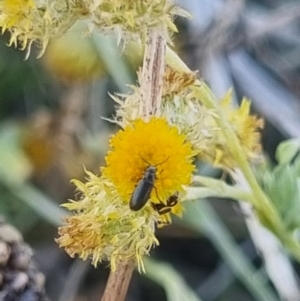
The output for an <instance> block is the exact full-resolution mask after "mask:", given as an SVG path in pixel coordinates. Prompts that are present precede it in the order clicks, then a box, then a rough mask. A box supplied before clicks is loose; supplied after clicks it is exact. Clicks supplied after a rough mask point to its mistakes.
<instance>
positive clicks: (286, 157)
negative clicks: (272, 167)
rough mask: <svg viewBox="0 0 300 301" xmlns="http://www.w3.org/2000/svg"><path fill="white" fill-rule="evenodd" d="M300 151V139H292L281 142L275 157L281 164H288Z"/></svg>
mask: <svg viewBox="0 0 300 301" xmlns="http://www.w3.org/2000/svg"><path fill="white" fill-rule="evenodd" d="M299 151H300V140H299V139H290V140H287V141H284V142H282V143H280V144H279V146H278V147H277V149H276V155H275V157H276V160H277V161H278V163H279V164H287V163H289V162H291V161H292V159H293V158H294V157H295V156H296V154H297V152H299Z"/></svg>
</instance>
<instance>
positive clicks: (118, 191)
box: [57, 118, 194, 270]
mask: <svg viewBox="0 0 300 301" xmlns="http://www.w3.org/2000/svg"><path fill="white" fill-rule="evenodd" d="M110 144H111V147H112V150H111V151H110V152H109V153H108V155H107V157H106V162H107V167H105V168H103V174H102V176H101V177H98V176H96V175H94V174H92V173H90V172H87V174H88V176H89V178H88V181H87V182H86V183H82V182H80V181H78V180H73V183H74V184H75V185H76V186H77V189H78V190H79V191H80V192H81V198H80V200H79V201H72V202H70V203H67V204H64V205H63V206H64V207H66V208H68V209H69V210H71V211H73V215H72V216H70V217H68V218H66V219H65V222H66V224H65V225H64V226H62V227H60V228H59V235H60V237H59V238H58V239H57V242H58V243H59V245H60V246H61V247H64V248H65V249H66V251H67V252H68V254H69V255H70V256H72V257H74V256H75V255H79V257H80V258H83V259H87V258H92V263H93V264H94V265H95V266H96V265H97V264H98V263H99V262H102V261H103V260H106V261H109V262H110V264H111V268H112V270H115V269H116V267H117V265H118V263H120V262H121V261H123V260H127V259H133V260H135V261H136V263H137V265H138V267H139V269H140V270H144V268H143V257H144V256H145V255H148V254H149V251H150V250H151V249H152V248H153V247H154V246H156V245H158V244H159V242H158V240H157V238H156V237H155V228H156V226H157V225H158V226H160V225H161V223H162V224H164V223H167V222H169V221H170V215H169V212H168V210H166V211H164V212H162V211H160V212H159V208H161V206H163V207H164V205H163V204H161V203H165V204H166V205H169V207H168V208H167V209H172V212H173V213H175V214H180V212H181V211H180V210H181V206H180V204H177V205H175V204H176V201H177V196H178V194H179V197H180V192H182V190H183V188H182V185H188V184H189V183H190V181H191V177H192V172H193V170H194V166H193V165H192V162H191V161H192V156H193V152H192V148H191V144H190V143H188V142H186V141H185V135H183V134H180V133H179V132H178V129H177V128H176V127H174V126H170V125H169V124H168V123H167V122H166V121H165V120H164V119H162V118H152V119H151V120H150V121H149V122H145V121H143V120H141V119H139V120H136V121H134V122H133V123H132V124H131V125H128V126H127V127H126V128H125V129H124V130H121V131H119V132H118V133H117V134H116V135H115V136H113V137H112V139H111V141H110ZM150 165H151V166H156V177H155V180H154V186H155V188H153V190H152V194H151V195H150V200H147V204H146V205H145V206H144V207H143V208H141V210H138V211H133V210H131V208H130V206H129V202H130V198H131V195H132V193H133V191H134V190H135V187H136V185H137V183H138V182H139V181H140V180H141V178H142V177H143V176H144V173H145V171H146V170H147V168H148V167H149V166H150ZM174 201H175V202H174ZM170 202H173V204H172V205H171V203H170ZM151 203H152V204H151ZM173 205H175V206H173ZM164 208H166V207H164Z"/></svg>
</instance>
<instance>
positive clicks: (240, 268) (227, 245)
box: [184, 200, 279, 301]
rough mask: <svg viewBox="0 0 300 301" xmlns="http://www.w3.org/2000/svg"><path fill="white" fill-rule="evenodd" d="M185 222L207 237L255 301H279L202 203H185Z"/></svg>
mask: <svg viewBox="0 0 300 301" xmlns="http://www.w3.org/2000/svg"><path fill="white" fill-rule="evenodd" d="M185 209H186V210H185V214H184V222H185V223H186V224H188V225H189V226H191V227H192V228H193V229H195V230H196V231H198V232H199V234H200V233H203V232H204V234H205V235H206V237H207V238H208V239H209V240H210V241H211V242H212V243H213V244H214V246H215V247H216V249H217V250H218V251H219V253H220V255H221V256H222V257H223V258H224V260H226V262H227V263H228V265H229V266H230V267H231V269H232V271H233V272H234V274H235V275H236V277H237V278H238V279H239V280H240V281H241V282H242V283H243V284H244V285H245V286H246V287H247V288H248V290H249V292H250V293H251V294H252V295H253V296H254V297H255V298H256V299H255V300H257V301H270V300H272V301H278V300H279V299H278V297H277V296H276V294H275V293H274V291H273V290H272V289H271V288H270V287H269V286H268V285H267V282H268V281H267V278H266V277H264V275H262V274H261V273H258V271H257V270H256V269H255V268H254V267H253V266H252V264H251V263H250V262H249V260H248V259H247V258H246V257H245V255H244V254H243V253H242V252H241V251H240V250H239V248H238V246H237V245H236V243H235V241H234V239H233V238H232V236H231V234H230V233H229V231H228V230H227V229H226V226H225V225H224V224H223V223H222V221H221V220H220V219H219V217H218V216H217V215H216V214H215V212H214V210H213V208H212V207H211V206H210V205H209V203H208V202H206V201H205V200H201V201H198V202H197V203H189V202H187V206H186V207H185Z"/></svg>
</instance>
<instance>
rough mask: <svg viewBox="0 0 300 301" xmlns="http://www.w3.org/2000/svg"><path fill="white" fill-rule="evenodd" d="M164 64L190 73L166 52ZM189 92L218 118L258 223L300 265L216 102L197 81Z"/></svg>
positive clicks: (294, 245) (299, 251)
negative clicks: (280, 243)
mask: <svg viewBox="0 0 300 301" xmlns="http://www.w3.org/2000/svg"><path fill="white" fill-rule="evenodd" d="M166 62H167V64H168V65H170V66H172V67H173V68H174V69H176V70H177V71H180V72H190V69H189V68H188V67H187V66H186V65H185V64H184V63H183V62H182V61H181V59H180V58H179V57H178V55H177V54H176V53H174V52H173V51H172V50H171V49H169V48H168V49H167V53H166ZM192 89H193V92H194V95H195V96H196V98H197V99H199V101H201V102H202V103H203V104H204V105H205V106H206V107H207V108H211V109H213V110H215V111H216V113H217V115H218V119H216V122H218V123H219V126H220V128H221V129H222V131H223V134H224V137H225V138H226V140H227V141H228V143H227V146H228V147H229V150H230V152H231V154H232V156H233V158H235V161H236V163H237V166H238V168H239V169H240V170H241V171H242V174H243V176H244V177H245V179H246V181H247V183H248V185H249V188H250V191H251V192H250V193H252V195H253V198H252V203H253V206H254V207H255V209H256V211H257V214H259V215H260V219H261V221H262V220H263V221H264V224H265V225H266V226H267V227H268V228H269V229H270V230H272V231H273V232H274V233H275V234H276V235H277V236H278V237H279V238H280V240H281V242H282V243H283V244H284V245H285V246H286V248H287V249H288V250H289V251H290V252H291V253H292V254H293V255H294V257H295V258H296V259H297V260H298V261H299V262H300V244H299V243H298V242H297V241H296V240H295V238H294V237H293V236H292V234H291V233H289V232H288V231H287V230H286V229H285V227H284V225H283V223H282V221H281V219H280V217H279V214H278V212H277V210H276V208H275V207H274V205H273V204H272V202H271V201H270V200H269V199H268V197H267V196H266V195H265V193H264V192H263V190H262V189H261V187H260V186H259V184H258V182H257V180H256V178H255V175H254V173H253V171H252V169H251V167H250V165H249V163H248V160H247V158H246V156H245V154H244V151H243V149H242V147H241V145H240V143H239V140H238V138H237V136H236V134H235V133H234V132H233V130H232V128H231V126H230V124H229V123H228V121H227V119H226V118H225V116H224V114H223V113H222V111H221V109H220V108H219V106H218V100H217V99H216V97H215V96H214V95H213V94H212V92H211V91H210V89H209V88H208V87H207V85H205V83H204V82H201V81H197V83H195V85H194V86H193V88H192Z"/></svg>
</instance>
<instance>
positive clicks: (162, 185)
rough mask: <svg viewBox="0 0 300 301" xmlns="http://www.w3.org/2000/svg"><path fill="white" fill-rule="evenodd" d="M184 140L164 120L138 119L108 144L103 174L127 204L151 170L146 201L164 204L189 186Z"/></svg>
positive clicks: (187, 150)
mask: <svg viewBox="0 0 300 301" xmlns="http://www.w3.org/2000/svg"><path fill="white" fill-rule="evenodd" d="M185 138H186V137H185V135H183V134H180V133H179V131H178V129H177V128H176V127H174V126H170V125H169V124H168V123H167V122H166V120H165V119H162V118H152V119H151V120H150V121H149V122H145V121H143V120H141V119H138V120H136V121H135V122H134V123H133V124H132V125H128V126H127V127H126V128H125V129H124V130H123V131H120V132H119V133H117V134H116V135H115V136H114V137H113V138H112V139H111V140H110V146H111V148H112V150H111V151H110V152H109V153H108V155H107V157H106V163H107V167H105V168H104V169H103V174H104V176H105V177H107V178H109V179H110V180H111V181H112V182H113V184H114V185H115V187H116V189H117V190H118V192H119V194H120V196H121V197H122V198H123V199H124V201H125V202H126V203H129V201H130V198H131V196H132V193H133V191H134V190H135V188H136V186H137V184H138V182H139V181H140V180H141V179H142V178H143V176H144V174H145V172H146V170H147V169H148V168H149V166H154V167H156V175H155V181H154V187H155V188H154V189H153V190H152V193H151V196H150V199H151V202H153V203H161V202H163V203H166V202H167V199H168V198H169V197H170V196H171V195H173V194H174V193H177V192H182V191H183V188H182V185H188V184H189V183H190V182H191V177H192V172H193V170H194V166H193V164H192V159H191V157H192V156H193V151H192V146H191V144H190V143H188V142H186V141H185ZM149 203H150V202H149ZM174 209H175V208H174Z"/></svg>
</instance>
